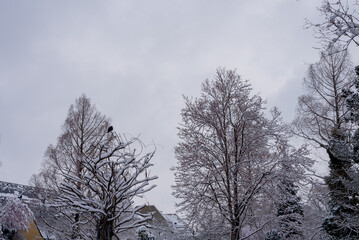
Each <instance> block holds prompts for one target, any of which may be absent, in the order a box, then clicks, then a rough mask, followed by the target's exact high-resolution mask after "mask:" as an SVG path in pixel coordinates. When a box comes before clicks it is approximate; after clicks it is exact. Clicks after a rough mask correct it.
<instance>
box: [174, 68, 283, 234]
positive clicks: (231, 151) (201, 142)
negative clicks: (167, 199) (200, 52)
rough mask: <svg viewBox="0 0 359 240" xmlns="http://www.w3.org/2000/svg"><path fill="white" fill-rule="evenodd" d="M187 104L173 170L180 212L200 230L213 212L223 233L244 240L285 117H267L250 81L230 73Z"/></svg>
mask: <svg viewBox="0 0 359 240" xmlns="http://www.w3.org/2000/svg"><path fill="white" fill-rule="evenodd" d="M185 104H186V106H185V108H184V109H182V124H181V126H180V127H179V137H180V138H181V140H182V141H181V142H180V143H179V144H178V146H177V147H176V148H175V153H176V158H177V160H178V164H177V165H176V166H175V167H174V168H173V169H174V171H175V178H176V185H175V186H173V188H174V196H176V197H177V198H179V199H181V202H180V203H179V204H178V207H180V211H182V212H183V213H185V214H186V217H187V219H188V220H189V221H190V222H191V223H192V224H194V225H195V226H196V227H199V226H200V224H199V223H200V222H201V220H200V219H198V216H204V213H205V212H206V211H207V212H210V211H213V212H214V216H221V218H223V220H224V222H223V225H222V229H223V231H224V232H226V231H227V232H228V233H229V235H230V238H231V239H232V240H238V239H241V237H244V236H243V235H244V234H243V233H242V229H243V227H244V226H245V224H246V217H247V213H248V209H249V208H250V206H251V205H252V204H253V202H254V201H256V198H257V197H258V196H259V193H260V192H261V189H262V188H263V186H264V185H265V184H266V183H267V182H268V181H269V180H270V179H271V173H272V172H273V171H274V169H275V166H276V163H277V161H276V158H275V156H274V155H275V154H272V152H271V150H273V149H274V148H275V147H274V146H275V142H276V140H277V137H278V135H279V133H280V132H281V131H282V130H283V128H282V125H281V124H280V115H279V113H278V111H276V110H273V111H272V112H271V116H270V117H269V118H267V117H266V116H265V113H264V101H263V100H262V99H261V98H260V97H259V96H258V95H253V94H252V93H251V87H250V84H249V83H248V81H244V80H242V79H241V77H240V76H239V75H238V74H237V73H236V72H235V71H232V70H225V69H218V70H217V73H216V75H215V77H214V80H212V81H209V80H206V81H205V82H204V83H203V84H202V95H201V97H200V98H198V99H189V98H185ZM221 218H218V219H221Z"/></svg>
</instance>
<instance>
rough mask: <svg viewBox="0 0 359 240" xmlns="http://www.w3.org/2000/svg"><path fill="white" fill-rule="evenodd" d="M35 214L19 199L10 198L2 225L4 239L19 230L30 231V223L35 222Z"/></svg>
mask: <svg viewBox="0 0 359 240" xmlns="http://www.w3.org/2000/svg"><path fill="white" fill-rule="evenodd" d="M33 218H34V217H33V213H32V211H31V210H30V208H29V207H28V206H27V204H25V203H23V202H22V201H21V200H20V199H19V198H10V199H9V200H8V201H7V202H6V204H5V206H4V208H3V211H2V214H1V217H0V225H1V228H2V232H3V233H2V234H1V232H0V234H1V235H3V236H4V237H5V236H6V237H9V236H13V235H15V234H16V232H17V231H19V230H26V231H27V230H28V227H29V224H30V222H31V221H32V220H33ZM0 239H1V238H0Z"/></svg>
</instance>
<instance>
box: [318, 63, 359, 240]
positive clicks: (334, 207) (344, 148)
mask: <svg viewBox="0 0 359 240" xmlns="http://www.w3.org/2000/svg"><path fill="white" fill-rule="evenodd" d="M355 70H356V74H357V78H356V80H355V87H356V92H354V91H352V90H348V89H347V90H345V91H344V96H345V97H346V100H347V108H348V110H349V111H350V114H349V116H348V117H347V120H348V121H350V122H352V123H353V124H355V125H356V126H358V125H359V91H358V90H359V67H356V68H355ZM358 146H359V128H357V129H356V130H355V131H354V134H350V133H344V132H339V131H337V132H335V133H333V138H332V140H331V141H329V147H328V149H327V153H328V154H329V158H330V162H329V169H330V173H329V176H327V177H326V179H325V182H326V184H327V186H328V188H329V191H330V202H329V206H330V215H329V216H328V217H327V218H326V219H325V221H324V223H323V228H324V230H325V231H326V232H327V233H328V234H329V235H330V236H331V237H332V238H333V239H358V238H359V207H358V206H359V194H358V193H359V191H358V185H357V184H356V182H358V180H357V178H358V177H357V176H358V166H357V164H358V159H359V158H358V156H359V152H358V150H359V148H358Z"/></svg>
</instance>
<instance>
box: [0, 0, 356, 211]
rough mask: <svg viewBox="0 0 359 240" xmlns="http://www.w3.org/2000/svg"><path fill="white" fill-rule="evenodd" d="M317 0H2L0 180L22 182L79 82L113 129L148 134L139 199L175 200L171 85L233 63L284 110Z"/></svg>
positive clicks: (306, 54) (312, 56)
mask: <svg viewBox="0 0 359 240" xmlns="http://www.w3.org/2000/svg"><path fill="white" fill-rule="evenodd" d="M320 2H321V1H320V0H300V1H295V0H270V1H269V0H237V1H234V0H233V1H230V0H225V1H223V0H222V1H220V0H218V1H214V0H213V1H208V0H198V1H197V0H179V1H173V0H162V1H159V0H158V1H157V0H146V1H145V0H128V1H122V0H121V1H120V0H118V1H89V0H86V1H80V0H79V1H45V0H44V1H37V0H33V1H25V0H24V1H1V2H0V30H1V33H0V161H1V163H2V166H1V167H0V180H3V181H9V182H16V183H22V184H27V183H28V180H29V178H30V176H31V175H32V174H33V173H36V172H38V169H39V168H40V166H41V162H42V157H43V154H44V152H45V150H46V148H47V146H48V145H49V144H51V143H52V144H55V143H56V139H57V137H58V135H59V134H60V132H61V126H62V124H63V122H64V120H65V118H66V115H67V110H68V108H69V106H70V105H71V104H72V103H74V101H75V99H76V98H78V97H79V96H80V95H81V94H82V93H85V94H86V95H87V96H88V97H90V98H91V99H92V102H93V103H94V104H95V105H96V107H97V108H98V110H100V111H101V112H103V113H104V114H106V115H107V116H109V117H111V119H112V121H113V125H114V128H115V129H116V130H117V131H119V132H122V133H130V134H132V135H134V136H137V135H139V134H140V137H141V139H142V140H143V141H144V142H145V143H147V144H151V143H152V142H154V143H156V144H157V153H156V156H155V158H154V159H153V163H154V164H155V166H154V167H153V168H152V174H155V175H158V177H159V179H158V180H157V181H156V184H157V185H158V187H157V188H155V189H154V190H153V191H152V192H151V193H149V194H147V200H148V201H149V202H150V203H151V204H155V205H157V207H158V208H159V209H160V210H162V211H164V212H174V211H175V208H174V202H175V199H174V198H173V197H172V195H171V191H172V190H171V188H170V186H171V185H172V184H173V183H174V178H173V174H172V172H171V171H170V170H169V169H170V167H171V166H173V165H174V164H175V158H174V154H173V147H174V146H175V145H176V143H177V142H178V138H177V136H176V134H177V130H176V127H177V126H178V123H179V122H180V119H181V118H180V110H181V108H182V107H183V99H182V95H186V96H198V95H199V94H200V85H201V83H202V82H203V81H204V80H205V79H206V78H211V77H212V76H213V75H214V73H215V70H216V68H218V67H219V66H223V67H226V68H231V69H233V68H236V69H237V71H238V73H239V74H240V75H242V76H243V77H244V78H246V79H249V80H250V81H251V83H252V84H253V88H254V91H255V92H260V93H261V95H262V96H263V97H264V98H266V99H267V100H268V104H269V106H278V107H279V109H280V110H281V111H282V112H283V115H284V117H285V120H287V121H290V120H292V118H293V116H294V111H295V105H296V101H297V97H298V95H299V94H301V92H302V87H301V86H302V79H303V77H304V74H305V71H306V68H307V66H306V63H312V62H315V61H317V60H318V52H317V50H315V49H313V46H315V43H316V40H315V39H314V38H313V31H312V30H304V29H303V25H304V18H306V17H307V18H309V19H313V20H315V19H320V16H319V13H318V11H317V10H316V7H318V6H319V5H320ZM353 55H354V54H353ZM357 55H358V54H357ZM353 59H354V60H355V59H357V58H354V57H353ZM357 60H358V59H357Z"/></svg>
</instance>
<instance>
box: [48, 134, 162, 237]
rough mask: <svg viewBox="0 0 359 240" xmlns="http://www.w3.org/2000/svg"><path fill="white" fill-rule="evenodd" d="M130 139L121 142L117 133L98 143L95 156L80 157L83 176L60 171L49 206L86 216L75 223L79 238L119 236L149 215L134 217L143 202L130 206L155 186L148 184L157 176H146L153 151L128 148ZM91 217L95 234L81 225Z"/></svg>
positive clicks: (85, 223) (131, 142)
mask: <svg viewBox="0 0 359 240" xmlns="http://www.w3.org/2000/svg"><path fill="white" fill-rule="evenodd" d="M134 142H135V139H133V140H131V141H129V142H126V143H125V142H124V141H123V140H122V139H120V137H119V136H117V138H116V141H113V142H112V143H111V144H103V143H101V145H99V146H98V148H99V153H98V156H95V157H94V158H82V159H81V160H80V161H81V164H82V166H83V168H84V169H85V170H86V171H85V172H86V174H85V175H84V176H82V177H79V176H78V175H76V174H73V173H69V174H64V181H63V182H62V183H61V186H60V196H59V197H58V198H57V199H56V200H55V204H51V205H50V206H53V207H55V208H56V209H60V211H62V212H63V211H73V210H75V211H76V212H79V213H80V214H81V215H84V216H87V221H82V222H81V223H80V224H79V228H78V229H79V230H80V233H81V238H83V239H98V240H111V239H113V238H116V239H120V238H119V235H118V234H119V233H121V232H124V231H126V230H128V229H132V228H134V227H138V226H140V224H143V223H144V222H146V221H147V220H149V219H150V217H151V216H147V217H143V216H142V217H140V218H135V216H136V215H137V214H138V210H140V209H141V208H142V207H143V206H138V207H133V199H134V197H136V196H137V197H139V196H141V195H142V194H143V193H145V192H147V191H150V190H151V189H152V188H153V187H155V186H154V185H152V186H148V185H149V182H150V181H151V180H154V179H156V178H157V177H156V176H152V177H151V176H149V174H148V171H147V170H148V168H149V167H150V166H152V164H151V163H150V160H151V158H152V157H153V154H154V152H151V153H148V154H145V155H143V156H140V155H137V154H136V153H135V152H136V151H135V149H131V148H130V145H131V144H133V143H134ZM79 186H80V188H79ZM91 221H94V222H95V224H96V235H95V236H94V235H92V233H91V232H86V231H87V228H85V229H83V228H82V227H83V226H84V225H88V224H89V223H90V222H91Z"/></svg>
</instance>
